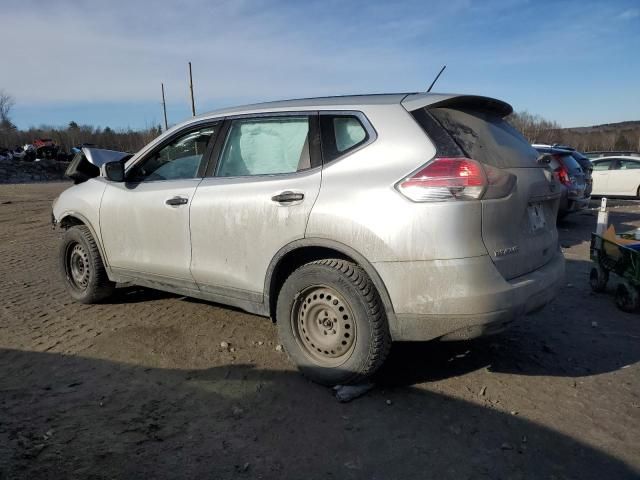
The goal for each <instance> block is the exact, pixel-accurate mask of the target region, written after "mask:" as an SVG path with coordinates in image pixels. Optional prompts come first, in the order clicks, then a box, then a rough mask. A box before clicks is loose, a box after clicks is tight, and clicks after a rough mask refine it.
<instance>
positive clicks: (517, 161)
mask: <svg viewBox="0 0 640 480" xmlns="http://www.w3.org/2000/svg"><path fill="white" fill-rule="evenodd" d="M428 111H429V112H430V113H431V114H432V115H433V117H435V119H436V120H437V121H438V122H439V123H440V124H441V125H442V126H443V127H444V128H445V130H447V131H448V132H449V134H450V135H451V137H452V138H453V139H454V140H455V142H456V143H457V144H458V145H459V146H460V148H461V149H462V150H463V152H464V153H465V155H467V156H468V157H469V158H471V159H474V160H477V161H479V162H481V163H484V164H486V165H489V166H491V167H495V168H499V169H503V170H506V171H507V172H509V173H511V174H513V175H515V176H516V178H517V183H516V185H515V187H514V189H513V191H512V192H511V194H509V195H508V196H507V197H505V198H498V199H490V200H482V201H481V202H482V239H483V241H484V244H485V246H486V247H487V250H488V252H489V255H490V256H491V258H492V260H493V262H494V264H495V265H496V268H497V269H498V271H500V273H501V274H502V275H503V276H504V277H505V278H506V279H511V278H514V277H518V276H520V275H524V274H526V273H529V272H531V271H533V270H535V269H537V268H539V267H541V266H542V265H544V264H545V263H547V262H548V261H549V260H550V259H551V258H552V257H553V256H554V255H555V254H556V252H557V249H558V247H557V246H558V232H557V230H556V216H557V211H558V203H559V185H558V184H557V183H556V181H555V179H554V176H553V173H552V172H551V170H550V169H549V168H547V167H546V166H545V165H541V164H538V163H537V162H536V159H537V157H538V154H537V152H536V150H535V149H533V147H531V145H530V144H529V143H528V142H527V141H526V140H525V139H524V137H523V136H522V135H521V134H520V133H519V132H518V131H517V130H515V129H514V128H513V127H512V126H511V125H509V124H508V123H507V122H506V121H505V120H504V119H503V118H502V117H501V116H500V115H498V114H497V113H493V111H492V110H483V109H479V108H476V109H468V110H467V109H464V107H462V108H460V107H457V108H430V109H428Z"/></svg>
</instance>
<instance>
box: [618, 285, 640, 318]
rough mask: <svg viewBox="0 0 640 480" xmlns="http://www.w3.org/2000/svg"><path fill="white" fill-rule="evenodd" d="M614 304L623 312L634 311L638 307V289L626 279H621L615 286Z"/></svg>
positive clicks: (639, 297)
mask: <svg viewBox="0 0 640 480" xmlns="http://www.w3.org/2000/svg"><path fill="white" fill-rule="evenodd" d="M616 304H617V305H618V308H619V309H620V310H622V311H624V312H629V313H632V312H635V311H636V310H638V308H639V307H640V293H639V292H638V289H637V288H636V287H634V286H633V285H631V284H630V283H629V282H627V281H622V282H620V283H619V284H618V287H617V288H616Z"/></svg>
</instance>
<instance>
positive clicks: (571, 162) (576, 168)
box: [552, 153, 582, 173]
mask: <svg viewBox="0 0 640 480" xmlns="http://www.w3.org/2000/svg"><path fill="white" fill-rule="evenodd" d="M553 158H554V159H555V160H556V161H560V162H562V164H563V165H564V168H566V169H567V170H569V172H571V173H579V172H582V167H580V164H579V163H578V162H577V161H576V159H575V158H573V157H572V156H571V155H570V154H568V153H567V154H565V155H558V154H554V155H553ZM552 165H553V161H552Z"/></svg>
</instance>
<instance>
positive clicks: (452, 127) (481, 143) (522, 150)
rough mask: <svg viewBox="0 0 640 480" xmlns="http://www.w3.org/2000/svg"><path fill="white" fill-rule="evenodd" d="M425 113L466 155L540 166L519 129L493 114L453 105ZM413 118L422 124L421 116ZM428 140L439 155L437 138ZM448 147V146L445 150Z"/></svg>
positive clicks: (502, 163)
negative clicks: (432, 143) (455, 107)
mask: <svg viewBox="0 0 640 480" xmlns="http://www.w3.org/2000/svg"><path fill="white" fill-rule="evenodd" d="M426 114H427V115H431V116H432V117H433V118H434V119H435V120H436V121H437V122H438V123H439V124H440V126H441V127H442V128H444V130H446V132H447V133H448V134H449V136H450V137H451V138H452V139H453V141H454V142H455V143H456V144H457V146H458V147H459V148H460V149H461V150H462V153H463V154H464V155H466V156H467V157H469V158H472V159H474V160H477V161H479V162H482V163H485V164H487V165H491V166H493V167H498V168H518V167H540V166H541V165H540V164H538V163H536V160H537V158H538V154H537V152H536V150H535V149H534V148H533V147H532V146H531V145H530V144H529V142H527V140H526V139H525V138H524V137H523V136H522V134H521V133H520V132H518V131H517V130H516V129H515V128H513V127H512V126H511V125H509V123H508V122H507V121H506V120H504V119H503V118H501V117H500V116H498V115H496V114H493V113H490V112H481V111H475V110H459V109H453V108H430V109H427V110H426ZM414 118H416V120H417V121H418V123H421V125H422V122H420V117H419V116H418V115H416V114H415V113H414ZM422 118H423V119H424V116H422ZM422 126H423V128H424V125H422ZM425 130H426V129H425ZM426 131H427V133H428V134H429V131H428V130H426ZM430 137H433V135H430ZM431 139H432V140H433V141H434V142H436V147H437V148H438V153H439V154H440V150H441V148H439V147H440V145H439V142H438V139H437V138H431ZM450 149H451V147H450V146H448V147H447V150H450Z"/></svg>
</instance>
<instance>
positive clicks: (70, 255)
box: [66, 243, 91, 290]
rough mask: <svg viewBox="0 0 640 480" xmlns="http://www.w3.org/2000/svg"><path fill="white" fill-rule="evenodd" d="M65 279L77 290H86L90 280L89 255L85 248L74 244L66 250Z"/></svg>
mask: <svg viewBox="0 0 640 480" xmlns="http://www.w3.org/2000/svg"><path fill="white" fill-rule="evenodd" d="M66 266H67V278H68V279H69V281H70V282H71V284H72V285H73V286H74V287H75V288H76V289H78V290H86V289H87V287H88V285H89V279H90V278H91V268H90V263H89V254H88V253H87V251H86V250H85V248H84V247H83V246H82V245H81V244H79V243H74V244H72V245H69V248H68V249H67V261H66Z"/></svg>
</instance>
